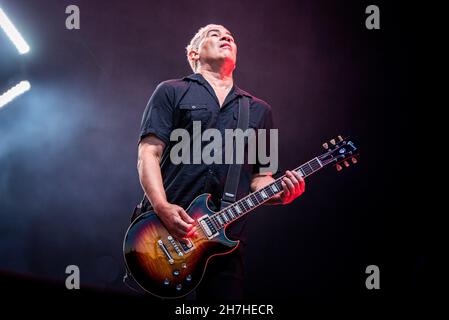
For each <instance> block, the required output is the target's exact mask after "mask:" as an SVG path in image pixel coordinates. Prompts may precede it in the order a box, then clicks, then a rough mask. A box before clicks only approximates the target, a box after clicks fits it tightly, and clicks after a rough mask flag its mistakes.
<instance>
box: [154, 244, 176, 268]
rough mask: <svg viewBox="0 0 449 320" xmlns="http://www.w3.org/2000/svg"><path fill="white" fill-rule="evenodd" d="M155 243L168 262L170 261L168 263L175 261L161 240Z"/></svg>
mask: <svg viewBox="0 0 449 320" xmlns="http://www.w3.org/2000/svg"><path fill="white" fill-rule="evenodd" d="M157 244H158V246H159V248H161V250H162V252H164V254H165V257H166V258H167V260H168V263H170V264H173V263H175V261H174V260H173V257H172V256H171V254H170V252H168V249H167V247H166V246H165V244H164V243H163V242H162V240H158V241H157Z"/></svg>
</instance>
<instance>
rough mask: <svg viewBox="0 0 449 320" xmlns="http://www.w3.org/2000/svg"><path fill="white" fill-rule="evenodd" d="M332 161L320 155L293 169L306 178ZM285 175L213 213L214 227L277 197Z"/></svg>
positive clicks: (225, 223)
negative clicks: (320, 157) (321, 158)
mask: <svg viewBox="0 0 449 320" xmlns="http://www.w3.org/2000/svg"><path fill="white" fill-rule="evenodd" d="M331 162H332V161H327V160H323V161H321V160H320V159H319V158H318V157H316V158H313V159H312V160H310V161H308V162H306V163H305V164H303V165H301V166H299V167H298V168H296V169H294V170H292V171H296V172H298V173H299V174H300V175H301V176H302V177H303V178H306V177H308V176H310V175H312V174H314V173H315V172H317V171H318V170H320V169H321V168H323V167H325V166H326V165H328V164H329V163H331ZM284 177H285V175H283V176H282V177H279V178H278V179H276V180H275V181H274V182H272V183H270V184H269V185H267V186H265V187H263V188H261V189H259V190H257V191H254V192H252V193H250V194H248V195H247V196H246V197H244V198H242V199H240V200H238V201H236V202H235V203H233V204H232V205H230V206H228V207H226V208H224V209H222V210H221V211H218V212H217V213H215V214H213V215H211V216H210V219H211V221H212V223H213V224H214V227H216V229H222V228H224V227H225V226H226V225H228V224H230V223H231V222H233V221H235V220H237V219H238V218H240V217H242V216H244V215H245V214H247V213H248V212H250V211H252V210H254V209H255V208H257V207H258V206H260V205H261V204H263V203H264V202H267V201H268V200H270V199H271V198H273V197H275V196H276V195H277V194H279V193H280V192H282V189H283V187H282V184H281V182H282V178H284Z"/></svg>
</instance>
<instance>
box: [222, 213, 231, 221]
mask: <svg viewBox="0 0 449 320" xmlns="http://www.w3.org/2000/svg"><path fill="white" fill-rule="evenodd" d="M221 217H222V218H223V219H224V221H225V223H228V222H229V221H230V219H229V218H228V216H227V215H226V212H225V211H223V212H222V213H221Z"/></svg>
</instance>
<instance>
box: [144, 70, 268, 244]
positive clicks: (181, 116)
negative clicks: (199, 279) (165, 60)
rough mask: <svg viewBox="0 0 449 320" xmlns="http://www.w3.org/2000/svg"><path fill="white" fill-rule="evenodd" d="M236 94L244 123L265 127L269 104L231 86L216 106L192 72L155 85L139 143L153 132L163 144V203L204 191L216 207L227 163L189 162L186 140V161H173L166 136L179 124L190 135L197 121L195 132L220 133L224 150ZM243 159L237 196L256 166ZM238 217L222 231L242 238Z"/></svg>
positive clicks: (245, 190) (185, 201)
mask: <svg viewBox="0 0 449 320" xmlns="http://www.w3.org/2000/svg"><path fill="white" fill-rule="evenodd" d="M241 96H247V97H249V98H250V115H249V127H250V128H253V129H255V130H257V129H271V128H272V126H273V121H272V115H271V107H270V106H269V105H268V104H267V103H266V102H264V101H262V100H260V99H258V98H256V97H254V96H252V95H250V94H249V93H247V92H245V91H243V90H241V89H240V88H238V87H237V86H235V85H234V86H233V88H232V89H231V91H230V92H229V94H228V95H227V97H226V99H225V101H224V103H223V105H222V106H221V107H220V104H219V101H218V98H217V96H216V95H215V92H214V90H213V88H212V87H211V85H210V84H209V83H208V82H207V81H206V79H205V78H204V77H203V76H202V75H201V74H198V73H197V74H192V75H190V76H187V77H184V78H183V79H176V80H168V81H164V82H162V83H161V84H159V85H158V86H157V88H156V90H155V91H154V93H153V95H152V96H151V98H150V100H149V102H148V104H147V106H146V109H145V112H144V114H143V118H142V124H141V131H140V140H139V141H141V140H142V139H143V138H144V137H146V136H148V135H150V134H154V135H155V136H157V137H158V138H159V139H160V140H162V141H163V142H164V143H165V149H164V152H163V155H162V160H161V172H162V178H163V183H164V188H165V192H166V195H167V200H168V202H170V203H174V204H177V205H179V206H181V207H183V208H184V209H186V208H187V207H188V206H189V204H190V202H191V201H192V200H193V199H195V198H196V197H197V196H198V195H200V194H203V193H210V194H211V195H212V197H211V199H212V203H210V207H211V209H214V210H217V209H218V208H219V207H220V199H221V197H222V194H223V188H224V185H225V182H226V176H227V172H228V166H229V165H228V164H224V161H222V164H216V163H213V164H205V163H204V162H203V161H202V160H201V163H200V164H192V163H193V161H192V157H193V155H192V153H193V148H192V143H191V146H190V153H191V155H190V158H191V162H190V164H182V163H181V164H178V165H175V164H173V163H172V161H171V159H170V150H171V148H172V147H173V146H174V145H175V144H176V143H177V142H178V141H170V134H171V132H172V131H173V130H174V129H177V128H183V129H185V130H187V131H188V132H189V134H190V136H191V137H192V128H193V125H192V124H193V121H201V133H203V132H204V131H205V130H206V129H209V128H216V129H218V130H219V131H220V133H221V137H222V142H223V150H224V143H225V139H224V137H225V135H224V130H225V129H235V128H236V127H237V120H238V110H239V103H238V101H239V97H241ZM267 136H269V134H268V132H267ZM209 143H210V141H203V142H202V143H201V144H202V148H201V150H203V147H204V146H205V145H207V144H209ZM246 151H247V150H246ZM197 156H198V155H197ZM246 159H247V157H246V155H245V164H244V165H242V171H241V174H240V182H239V188H238V192H237V199H240V198H241V197H243V196H245V195H247V194H248V193H249V192H250V182H251V177H252V175H253V174H255V173H257V172H258V169H259V165H258V164H257V163H256V164H248V163H247V162H248V161H246ZM144 207H146V208H148V209H150V208H151V206H150V204H149V202H148V199H144ZM244 220H245V218H244V217H243V218H241V219H239V221H238V222H235V223H233V224H232V225H231V226H230V228H228V230H227V234H228V235H229V236H231V237H233V238H237V239H242V236H243V235H242V230H243V226H244Z"/></svg>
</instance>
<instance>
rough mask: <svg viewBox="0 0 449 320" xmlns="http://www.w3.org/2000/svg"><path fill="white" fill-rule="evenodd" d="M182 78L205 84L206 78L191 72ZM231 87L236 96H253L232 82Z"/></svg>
mask: <svg viewBox="0 0 449 320" xmlns="http://www.w3.org/2000/svg"><path fill="white" fill-rule="evenodd" d="M183 79H184V80H185V79H189V80H193V81H197V82H199V83H200V84H202V85H205V84H206V79H204V77H203V75H202V74H201V73H192V74H191V75H188V76H185V77H184V78H183ZM233 89H234V94H235V95H236V96H247V97H250V98H252V97H253V96H252V95H251V94H249V93H248V92H246V91H244V90H242V89H240V88H239V87H237V86H236V85H235V84H234V88H233Z"/></svg>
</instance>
